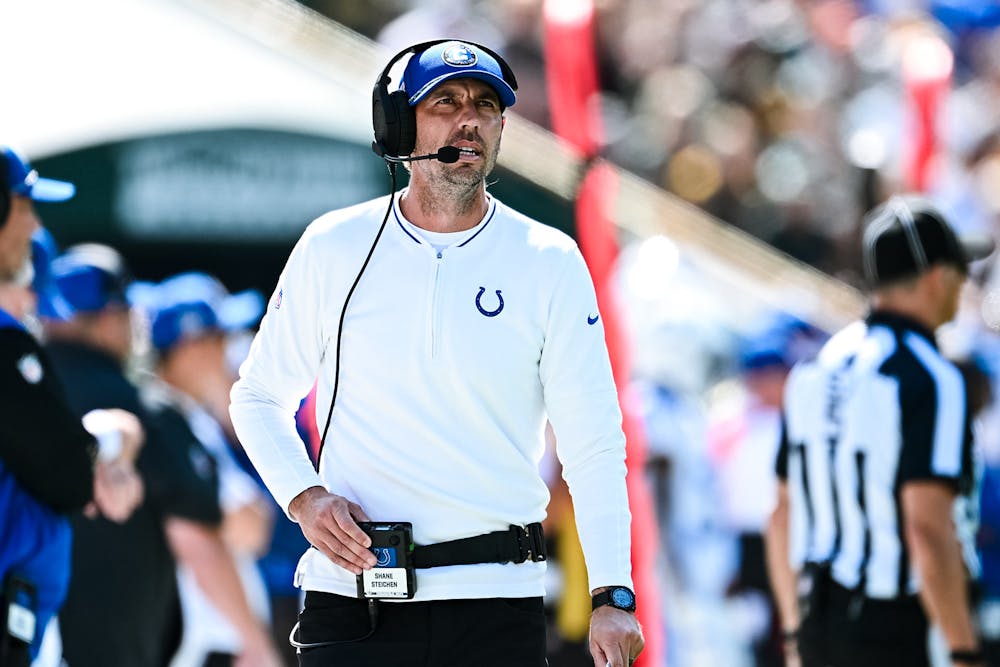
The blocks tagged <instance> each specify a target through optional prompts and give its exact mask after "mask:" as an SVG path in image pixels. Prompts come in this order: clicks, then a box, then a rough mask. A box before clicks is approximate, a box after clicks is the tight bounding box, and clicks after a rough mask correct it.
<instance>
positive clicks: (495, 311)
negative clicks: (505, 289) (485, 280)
mask: <svg viewBox="0 0 1000 667" xmlns="http://www.w3.org/2000/svg"><path fill="white" fill-rule="evenodd" d="M485 293H486V288H485V287H480V288H479V294H477V295H476V308H478V309H479V312H480V313H482V314H483V315H485V316H486V317H496V316H497V315H499V314H500V311H501V310H503V297H502V296H501V295H500V290H497V291H496V294H497V300H498V301H499V302H500V305H498V306H497V307H496V308H495V309H493V310H486V309H485V308H483V302H482V301H481V299H482V298H483V294H485Z"/></svg>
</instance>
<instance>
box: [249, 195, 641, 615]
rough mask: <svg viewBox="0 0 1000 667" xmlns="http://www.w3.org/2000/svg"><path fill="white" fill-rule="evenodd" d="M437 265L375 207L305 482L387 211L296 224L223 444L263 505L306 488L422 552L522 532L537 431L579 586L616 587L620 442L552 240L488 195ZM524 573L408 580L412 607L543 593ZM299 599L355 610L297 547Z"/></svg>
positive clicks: (566, 270) (571, 246)
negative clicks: (568, 496) (237, 453)
mask: <svg viewBox="0 0 1000 667" xmlns="http://www.w3.org/2000/svg"><path fill="white" fill-rule="evenodd" d="M488 202H489V206H488V210H487V213H486V215H485V217H484V218H483V221H482V222H481V223H480V224H479V225H477V226H476V227H475V228H473V229H471V230H469V231H468V233H467V234H466V235H465V236H463V237H461V238H460V240H458V241H457V242H455V243H454V244H453V245H451V246H450V247H447V248H445V249H443V250H442V251H440V252H439V251H437V250H435V249H434V247H432V246H431V245H430V244H429V243H428V242H427V241H426V240H425V239H424V238H423V236H422V235H421V232H420V230H418V229H417V228H416V227H414V226H413V225H411V224H410V223H409V222H408V221H406V220H405V219H404V218H403V216H402V214H401V212H400V210H399V206H398V200H397V201H396V202H394V204H393V210H392V213H391V214H390V217H389V221H388V223H387V225H386V228H385V231H384V233H383V235H382V238H381V239H380V240H379V242H378V245H377V247H376V248H375V252H374V255H373V256H372V259H371V262H370V264H369V265H368V267H367V269H365V271H364V274H363V275H362V277H361V280H360V282H359V284H358V286H357V289H356V291H355V293H354V295H353V296H352V297H351V300H350V304H349V306H348V308H347V313H346V317H345V319H344V326H343V331H342V333H341V334H340V335H341V339H342V340H341V346H342V349H341V359H340V366H341V368H340V380H339V382H340V387H339V390H338V395H337V402H336V406H335V408H334V412H333V420H332V423H331V426H330V431H329V434H328V435H327V438H326V443H325V445H324V447H323V450H322V454H321V459H320V470H319V473H318V474H317V473H316V472H315V471H314V469H313V466H312V464H311V463H310V461H309V458H308V456H307V454H306V451H305V449H304V448H303V446H302V442H301V440H300V439H299V437H298V435H297V434H296V431H295V424H294V415H295V412H296V410H297V408H298V407H299V402H300V400H301V399H302V397H304V396H305V395H306V394H307V393H308V392H309V390H310V388H311V387H312V385H313V382H314V381H315V380H316V379H317V376H318V393H317V401H316V405H317V408H316V412H317V415H316V418H317V422H318V426H319V430H320V433H322V431H323V427H324V423H325V420H326V415H327V412H328V409H329V405H330V398H331V395H332V391H333V383H334V377H335V371H336V369H335V365H336V346H337V336H338V319H339V317H340V313H341V310H342V308H343V306H344V300H345V298H346V296H347V292H348V290H349V289H350V286H351V284H352V283H353V282H354V279H355V277H356V276H357V274H358V272H359V270H360V269H361V266H362V263H363V262H364V259H365V257H366V256H367V254H368V250H369V248H370V247H371V244H372V241H373V240H374V239H375V235H376V233H377V231H378V226H379V223H380V222H381V220H382V217H383V215H384V213H385V208H386V206H387V205H388V203H389V202H388V198H387V197H383V198H380V199H376V200H373V201H369V202H366V203H364V204H360V205H357V206H354V207H351V208H347V209H343V210H339V211H334V212H331V213H329V214H327V215H325V216H322V217H321V218H319V219H318V220H316V221H315V222H313V223H312V224H311V225H310V226H309V227H308V229H307V230H306V231H305V233H304V234H303V236H302V238H301V239H300V240H299V242H298V244H297V245H296V246H295V249H294V250H293V251H292V254H291V256H290V257H289V259H288V263H287V265H286V266H285V269H284V271H283V272H282V274H281V277H280V278H279V281H278V285H277V288H276V289H275V291H274V294H273V296H272V298H271V301H270V303H269V307H268V311H267V314H266V315H265V317H264V319H263V322H262V323H261V327H260V331H259V332H258V334H257V336H256V338H255V340H254V343H253V346H252V347H251V350H250V354H249V356H248V358H247V360H246V361H245V362H244V363H243V365H242V367H241V369H240V379H239V381H238V382H237V383H236V385H235V386H234V387H233V391H232V407H231V411H232V417H233V423H234V425H235V427H236V431H237V433H238V435H239V438H240V441H241V442H242V444H243V446H244V447H245V448H246V451H247V453H248V454H249V456H250V459H251V460H252V461H253V463H254V465H255V466H256V467H257V470H258V471H259V472H260V475H261V477H262V478H263V480H264V482H265V483H266V484H267V486H268V488H269V489H270V491H271V493H272V494H273V495H274V497H275V499H276V500H277V502H278V504H279V505H281V507H283V508H285V510H286V511H287V509H288V505H289V503H290V502H291V501H292V499H293V498H295V496H297V495H298V494H299V493H301V492H302V491H304V490H305V489H307V488H309V487H311V486H315V485H321V486H324V487H326V488H327V489H328V490H330V491H331V492H333V493H336V494H338V495H341V496H344V497H346V498H347V499H349V500H352V501H354V502H356V503H358V504H359V505H360V506H361V507H362V508H364V510H365V512H366V513H367V514H368V516H369V517H371V519H372V520H374V521H409V522H412V524H413V534H414V541H415V542H416V543H417V544H432V543H435V542H442V541H446V540H453V539H458V538H462V537H470V536H473V535H479V534H481V533H488V532H492V531H496V530H505V529H507V527H508V526H509V525H510V524H518V525H524V524H528V523H531V522H534V521H541V520H542V519H543V518H544V516H545V508H546V505H547V503H548V499H549V495H548V490H547V488H546V485H545V483H544V481H543V480H542V478H541V476H540V474H539V471H538V466H539V461H540V459H541V458H542V454H543V451H544V447H545V445H544V426H545V421H546V418H548V419H549V420H550V421H551V422H552V426H553V429H554V431H555V434H556V440H557V453H558V456H559V459H560V461H561V462H562V464H563V469H564V470H563V475H564V477H565V479H566V481H567V483H568V485H569V489H570V492H571V493H572V496H573V504H574V508H575V512H576V521H577V525H578V527H579V533H580V538H581V541H582V544H583V549H584V554H585V557H586V561H587V568H588V573H589V578H590V586H591V588H594V587H598V586H606V585H613V584H616V585H631V565H630V540H629V524H630V514H629V510H628V500H627V496H626V489H625V438H624V434H623V433H622V429H621V413H620V410H619V407H618V400H617V394H616V391H615V385H614V381H613V379H612V375H611V366H610V363H609V360H608V353H607V348H606V346H605V342H604V329H603V326H602V322H601V321H600V318H599V315H598V311H597V302H596V298H595V294H594V288H593V284H592V282H591V279H590V275H589V273H588V271H587V267H586V265H585V263H584V261H583V257H582V256H581V255H580V252H579V250H578V249H577V247H576V244H575V243H574V242H573V240H572V239H570V238H569V237H568V236H566V235H565V234H563V233H562V232H560V231H558V230H556V229H553V228H551V227H548V226H545V225H542V224H540V223H538V222H535V221H533V220H531V219H529V218H526V217H525V216H522V215H520V214H519V213H517V212H516V211H513V210H511V209H510V208H507V207H506V206H504V205H503V204H502V203H500V202H498V201H497V200H496V199H494V198H492V197H491V198H489V200H488ZM544 568H545V564H544V563H531V562H526V563H522V564H511V563H508V564H479V565H462V566H446V567H437V568H430V569H422V570H418V571H417V595H416V598H415V599H416V600H434V599H452V598H483V597H530V596H538V595H542V594H543V593H544V587H543V575H544ZM296 583H297V585H299V586H300V587H302V588H304V589H306V590H317V591H325V592H330V593H336V594H340V595H348V596H355V595H356V594H357V593H356V591H357V588H356V584H355V577H354V575H352V574H351V573H350V572H348V571H347V570H345V569H343V568H341V567H339V566H336V565H334V564H333V563H332V562H331V561H330V560H329V559H327V558H326V557H325V556H323V555H322V554H321V553H320V552H319V551H318V550H316V549H309V550H308V551H307V552H306V554H305V555H304V556H303V557H302V560H301V561H300V563H299V569H298V572H297V574H296Z"/></svg>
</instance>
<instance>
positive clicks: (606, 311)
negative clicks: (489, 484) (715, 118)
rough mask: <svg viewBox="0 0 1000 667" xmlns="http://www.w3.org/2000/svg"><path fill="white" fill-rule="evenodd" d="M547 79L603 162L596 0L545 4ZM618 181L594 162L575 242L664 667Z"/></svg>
mask: <svg viewBox="0 0 1000 667" xmlns="http://www.w3.org/2000/svg"><path fill="white" fill-rule="evenodd" d="M545 73H546V79H547V82H548V84H547V85H548V101H549V109H550V110H551V115H552V127H553V129H554V131H555V133H556V134H557V135H558V136H559V137H560V138H562V139H563V140H564V141H566V142H567V143H569V144H570V145H572V146H573V147H574V148H576V149H577V150H578V151H580V152H581V153H583V155H584V156H585V157H586V158H587V160H588V161H590V160H592V159H593V158H596V157H597V155H598V152H599V150H600V146H601V144H602V142H603V132H604V129H603V126H602V124H601V117H600V109H599V105H598V100H599V87H598V77H597V58H596V54H595V48H594V6H593V3H592V1H591V0H546V2H545ZM617 188H618V181H617V176H616V174H615V173H614V171H612V170H611V169H610V168H609V167H608V166H607V165H604V164H602V163H600V162H594V163H593V164H591V166H590V167H589V169H588V170H587V172H586V173H585V174H584V176H583V179H582V181H581V183H580V187H579V191H578V193H577V199H576V205H575V211H576V236H577V242H578V243H579V245H580V250H581V252H582V253H583V256H584V258H585V259H586V260H587V265H588V267H589V268H590V273H591V276H592V278H593V280H594V287H595V289H596V291H597V302H598V306H599V307H600V310H601V315H602V319H603V321H604V331H605V338H606V341H607V345H608V352H609V354H610V356H611V366H612V370H613V372H614V376H615V382H616V383H617V386H618V400H619V403H620V404H621V408H622V414H623V424H622V425H623V428H624V431H625V437H626V439H627V443H628V444H627V449H626V464H627V466H628V477H627V484H628V492H629V506H630V510H631V512H632V577H633V580H634V583H635V587H636V596H637V598H638V601H639V604H638V609H637V611H636V614H637V616H638V618H639V622H640V623H641V624H642V626H643V630H644V633H645V639H646V647H645V649H644V650H643V652H642V654H641V655H640V656H639V659H638V660H637V661H636V663H635V664H636V666H637V667H644V666H645V667H660V666H661V665H663V664H664V661H665V637H664V632H663V628H664V625H663V615H662V611H663V607H662V604H661V600H660V582H659V578H658V576H657V572H656V549H657V545H658V544H659V537H658V531H657V525H656V520H655V516H654V514H653V503H652V497H651V495H650V492H649V488H648V486H647V484H646V477H645V471H644V468H645V461H646V442H645V436H644V432H643V427H642V421H641V419H640V417H639V416H638V413H637V410H636V406H635V403H634V401H631V400H629V397H628V387H629V377H630V369H631V365H630V359H629V349H628V339H627V336H626V330H625V327H624V325H623V323H622V318H621V313H620V309H619V306H618V303H617V296H616V294H615V287H614V284H613V274H614V268H615V264H616V262H617V260H618V240H617V236H616V233H615V225H614V222H613V216H612V215H611V210H612V207H613V204H614V201H615V197H616V195H617Z"/></svg>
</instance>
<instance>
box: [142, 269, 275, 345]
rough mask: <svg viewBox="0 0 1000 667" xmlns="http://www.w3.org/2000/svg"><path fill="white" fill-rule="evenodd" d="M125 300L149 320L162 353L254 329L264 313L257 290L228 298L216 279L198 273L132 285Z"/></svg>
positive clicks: (222, 286)
mask: <svg viewBox="0 0 1000 667" xmlns="http://www.w3.org/2000/svg"><path fill="white" fill-rule="evenodd" d="M128 298H129V301H130V302H131V303H132V304H133V305H135V306H136V307H138V308H141V309H142V310H143V311H145V312H146V314H147V315H148V316H149V321H150V329H151V338H152V343H153V347H155V348H156V349H157V350H159V351H161V352H163V351H166V350H169V349H170V348H171V347H173V346H174V345H176V344H177V343H179V342H181V341H183V340H190V339H193V338H199V337H201V336H205V335H209V334H213V333H225V332H229V331H237V330H240V329H247V328H250V327H253V326H255V325H256V324H257V322H258V321H259V320H260V317H261V315H263V313H264V297H263V296H262V295H261V293H260V292H258V291H257V290H254V289H249V290H244V291H242V292H239V293H236V294H230V293H229V291H228V290H227V289H226V287H225V286H224V285H223V284H222V283H221V282H220V281H219V280H218V279H217V278H215V277H213V276H210V275H208V274H207V273H201V272H198V271H191V272H187V273H181V274H178V275H175V276H172V277H170V278H167V279H166V280H164V281H163V282H161V283H158V284H157V283H149V282H136V283H133V284H132V285H131V286H130V287H129V289H128Z"/></svg>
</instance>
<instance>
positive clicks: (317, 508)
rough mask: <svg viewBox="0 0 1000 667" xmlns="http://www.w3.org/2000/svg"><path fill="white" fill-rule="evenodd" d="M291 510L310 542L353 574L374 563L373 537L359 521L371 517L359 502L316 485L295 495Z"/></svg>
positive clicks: (290, 505) (373, 565) (367, 519)
mask: <svg viewBox="0 0 1000 667" xmlns="http://www.w3.org/2000/svg"><path fill="white" fill-rule="evenodd" d="M288 513H289V514H291V516H292V518H294V519H295V520H296V521H297V522H298V524H299V526H301V528H302V534H303V535H305V536H306V539H307V540H309V543H310V544H312V545H313V546H314V547H316V548H317V549H319V550H320V552H322V553H323V555H324V556H326V557H327V558H329V559H330V560H331V561H333V563H334V564H336V565H339V566H341V567H343V568H345V569H347V570H350V571H351V572H353V573H354V574H361V571H362V570H369V569H371V568H373V567H375V562H376V561H375V554H373V553H372V552H371V551H369V550H368V548H369V547H370V546H371V543H372V541H371V538H369V537H368V536H367V535H365V533H364V532H363V531H362V530H361V529H360V528H359V527H358V524H357V522H358V521H371V519H369V518H368V515H367V514H365V511H364V510H363V509H361V506H360V505H358V504H357V503H352V502H350V501H349V500H347V499H346V498H343V497H341V496H338V495H336V494H333V493H330V492H329V491H327V490H326V489H324V488H323V487H321V486H313V487H310V488H308V489H306V490H305V491H303V492H302V493H300V494H299V495H297V496H295V498H293V499H292V502H291V503H289V505H288Z"/></svg>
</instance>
